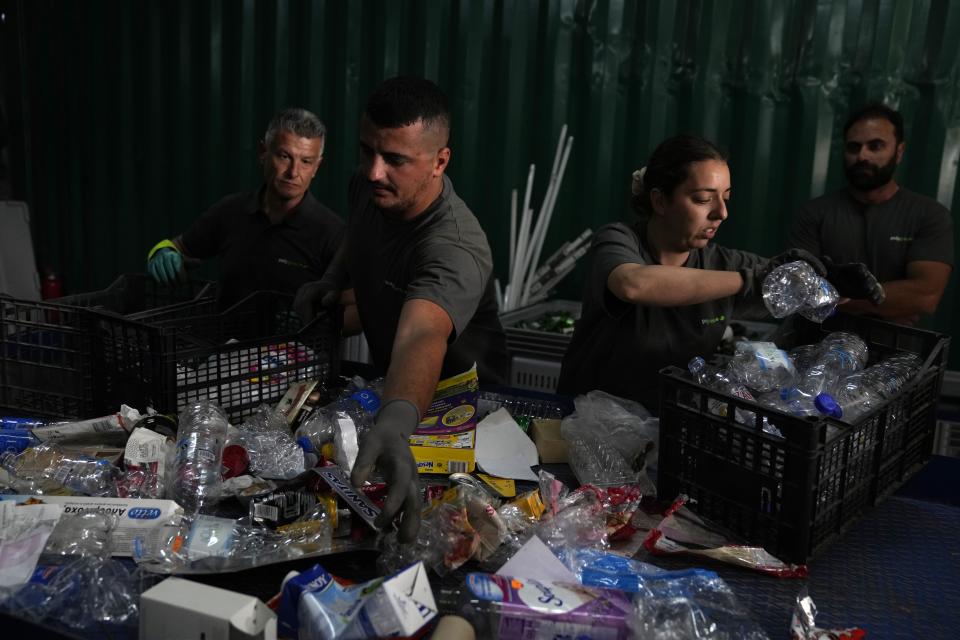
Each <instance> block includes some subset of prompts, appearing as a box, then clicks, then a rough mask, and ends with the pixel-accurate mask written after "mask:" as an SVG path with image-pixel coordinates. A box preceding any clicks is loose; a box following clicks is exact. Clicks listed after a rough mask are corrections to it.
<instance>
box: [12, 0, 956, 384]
mask: <svg viewBox="0 0 960 640" xmlns="http://www.w3.org/2000/svg"><path fill="white" fill-rule="evenodd" d="M0 6H2V7H3V11H4V12H5V15H6V20H5V22H4V24H3V36H2V37H3V38H4V43H3V55H4V60H5V61H4V67H5V70H6V76H5V82H6V96H7V102H8V106H7V108H8V110H9V112H10V120H11V131H10V134H11V137H12V138H13V140H12V147H11V149H12V154H13V160H14V162H13V165H14V166H13V168H14V178H15V189H16V192H17V195H19V196H20V197H22V198H24V199H26V200H27V201H28V202H29V204H30V206H31V209H32V212H33V216H34V222H35V244H36V248H37V253H38V255H39V260H40V261H41V262H42V263H50V264H53V265H56V266H58V267H59V269H60V271H61V272H63V273H64V274H65V276H66V279H67V281H68V285H69V286H70V287H71V288H72V289H73V290H75V291H76V290H85V289H91V288H97V287H100V286H103V285H105V284H106V283H108V282H110V281H111V280H112V279H113V278H114V276H115V275H116V274H118V273H120V272H125V271H132V270H137V269H140V268H142V263H143V257H144V254H145V252H146V250H147V249H148V248H149V247H150V246H151V245H152V244H153V243H154V242H155V241H157V240H158V239H160V238H162V237H165V236H169V235H172V234H175V233H177V232H179V231H180V230H182V229H183V228H184V227H185V226H186V225H188V224H189V223H190V221H191V220H193V219H194V218H195V217H196V216H197V215H198V214H199V212H201V211H202V210H203V209H204V208H205V207H206V206H207V205H209V204H210V203H212V202H213V201H214V200H216V199H217V198H218V197H219V196H220V195H222V194H224V193H228V192H231V191H237V190H242V189H250V188H253V187H255V186H256V185H257V184H258V175H259V174H258V166H257V162H256V157H255V156H256V143H257V140H258V138H259V136H260V135H261V134H262V129H263V128H264V126H265V125H266V122H267V121H268V119H269V117H270V116H271V115H272V113H274V112H275V111H276V110H277V109H279V108H281V107H283V106H287V105H302V106H306V107H308V108H310V109H312V110H315V111H316V112H317V113H319V114H321V117H322V118H323V119H324V120H325V121H326V122H327V124H328V126H329V127H330V132H331V133H330V136H329V139H328V141H327V151H326V157H325V162H324V165H323V167H322V169H321V172H320V175H319V177H318V179H317V180H316V182H315V186H314V192H315V193H316V194H317V195H318V197H320V198H321V199H322V200H324V201H326V202H327V203H329V204H330V205H332V206H333V207H334V208H336V209H339V210H342V209H343V208H344V204H345V185H346V183H347V179H348V176H349V174H350V172H351V170H352V168H353V167H354V166H355V164H356V160H357V145H356V142H355V141H356V137H357V121H358V115H359V112H360V110H361V108H362V104H363V100H364V98H365V96H366V94H367V93H368V92H369V91H370V90H371V88H372V87H373V86H374V85H375V84H376V83H377V82H378V81H379V80H381V79H382V78H384V77H388V76H391V75H394V74H397V73H411V74H421V75H425V76H427V77H429V78H431V79H434V80H436V81H437V82H438V83H439V84H440V85H441V86H442V87H444V88H445V90H446V91H447V92H448V94H449V95H450V97H451V98H452V101H453V110H454V119H455V124H454V132H453V143H452V147H453V161H452V165H451V167H450V174H451V175H452V177H453V179H454V182H455V184H456V186H457V190H458V191H459V193H460V194H461V195H462V196H463V197H464V199H465V200H466V201H467V202H468V203H470V204H471V206H472V207H473V209H474V211H475V212H476V213H477V215H478V217H479V218H480V220H481V222H482V223H483V224H484V226H485V228H486V229H487V233H488V235H489V237H490V241H491V245H492V246H493V248H494V252H495V254H496V265H497V270H498V273H499V275H500V276H501V278H503V277H504V276H505V269H506V262H507V258H506V254H507V237H508V220H509V217H508V214H509V193H510V189H511V188H513V187H520V188H522V187H523V182H524V180H525V178H526V166H527V164H528V163H530V162H531V161H532V162H536V163H537V165H538V167H539V168H540V169H541V170H540V172H539V174H538V175H540V176H541V179H540V181H539V183H538V184H537V188H536V190H535V198H534V200H535V201H536V202H539V200H540V199H541V197H542V192H543V190H544V189H545V187H546V178H545V177H543V176H544V175H545V174H546V173H547V170H548V168H549V165H550V162H551V160H552V157H553V150H554V146H555V144H556V139H557V135H558V133H559V130H560V127H561V125H562V124H563V123H565V122H566V123H569V125H570V133H571V134H572V135H573V136H575V138H576V142H575V143H574V148H573V154H572V156H571V160H570V165H569V167H568V171H567V178H566V181H565V183H564V187H563V189H562V191H561V193H560V197H559V201H558V203H557V210H556V215H555V221H554V224H553V225H552V228H551V231H550V234H549V236H548V238H547V246H546V247H545V250H547V251H549V250H550V249H551V248H553V247H555V246H556V245H558V244H559V243H560V242H562V241H563V240H564V239H567V238H570V237H572V236H574V235H575V234H577V233H578V232H579V231H580V230H582V229H583V228H584V227H587V226H591V227H594V228H596V227H597V226H599V225H601V224H603V223H605V222H608V221H611V220H614V219H617V218H618V217H621V216H623V215H624V213H625V209H626V202H627V194H628V184H629V175H630V172H631V171H632V170H633V169H634V168H635V167H636V166H638V164H640V163H641V162H642V159H643V158H645V157H646V156H647V155H648V154H649V152H650V150H651V149H652V147H653V146H654V145H655V144H656V143H657V142H658V141H660V140H661V139H662V138H664V137H665V136H667V135H670V134H672V133H675V132H678V131H692V132H699V133H702V134H705V135H706V136H708V137H711V138H714V139H715V140H717V141H719V142H720V143H721V144H722V145H723V146H725V147H726V148H727V149H728V150H729V151H730V153H731V169H732V173H733V184H734V200H733V207H732V214H731V218H730V220H729V221H728V222H727V223H726V225H725V226H724V228H723V229H722V230H721V233H720V236H719V241H720V242H722V243H724V244H727V245H729V246H733V247H738V248H745V249H749V250H753V251H757V252H759V253H764V254H768V255H769V254H771V253H773V252H774V251H777V250H779V249H780V248H781V246H782V245H783V243H784V240H785V236H786V231H787V229H788V226H789V220H790V217H791V215H792V212H793V210H794V208H795V206H796V204H797V203H798V202H800V201H802V200H803V199H805V198H808V197H810V196H813V195H818V194H820V193H822V192H824V191H825V190H828V189H833V188H836V187H838V186H840V185H841V184H842V170H841V167H842V158H841V155H840V145H839V136H840V133H841V132H840V128H841V126H842V122H843V120H844V118H845V116H846V114H847V113H848V111H849V109H850V108H851V107H852V106H857V105H859V104H861V103H863V102H865V101H866V100H868V99H871V100H872V99H884V100H886V101H888V102H889V103H891V104H893V105H895V106H897V107H898V108H900V109H901V110H902V111H903V112H904V114H905V116H906V118H907V121H908V131H907V135H908V146H907V155H906V159H905V161H904V164H903V166H902V167H901V169H900V173H899V178H900V180H901V182H902V183H903V184H905V185H907V186H908V187H910V188H913V189H915V190H917V191H920V192H923V193H926V194H929V195H931V196H935V197H937V198H938V199H939V200H940V201H941V202H943V203H944V204H946V205H947V206H949V207H951V209H957V204H958V203H957V201H958V199H960V193H958V192H957V191H958V190H956V189H955V184H956V179H957V160H958V154H960V90H958V83H957V79H958V69H960V65H958V63H960V2H950V1H949V0H819V1H813V0H806V1H803V0H792V1H785V0H766V1H763V0H754V1H747V0H743V1H738V0H713V1H711V0H701V1H687V2H682V1H674V0H660V1H656V0H650V1H640V0H633V1H631V0H599V1H596V2H590V1H586V0H581V1H575V0H460V1H450V2H447V1H443V0H433V1H432V0H381V1H373V0H366V1H362V2H361V1H358V0H354V1H350V2H343V1H340V0H329V1H327V0H303V1H296V2H275V1H268V0H258V1H254V0H238V1H226V0H208V1H204V2H197V1H194V0H181V1H179V2H170V1H148V2H128V1H119V0H116V1H98V2H79V1H78V2H56V1H50V0H30V1H24V0H0ZM578 291H579V289H578V287H577V285H576V283H571V284H568V285H567V289H566V290H565V291H564V293H566V294H567V295H577V292H578ZM958 314H960V308H958V304H957V287H956V278H953V283H952V284H951V286H950V289H949V290H948V292H947V295H946V297H945V299H944V300H943V302H942V303H941V312H940V313H939V314H938V317H937V319H936V321H935V322H934V323H932V324H933V325H934V326H936V327H937V328H939V329H941V330H947V331H949V329H950V327H951V326H953V324H954V320H955V318H957V317H958ZM958 351H960V350H958ZM957 362H958V359H957V358H956V357H955V358H954V363H957ZM954 368H956V366H955V367H954Z"/></svg>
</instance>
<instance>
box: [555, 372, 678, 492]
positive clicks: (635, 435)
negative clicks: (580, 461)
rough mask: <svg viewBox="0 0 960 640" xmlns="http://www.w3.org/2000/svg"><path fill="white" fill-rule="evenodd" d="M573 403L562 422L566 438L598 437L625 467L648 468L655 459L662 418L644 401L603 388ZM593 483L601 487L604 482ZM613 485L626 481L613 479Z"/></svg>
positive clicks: (561, 427) (580, 397)
mask: <svg viewBox="0 0 960 640" xmlns="http://www.w3.org/2000/svg"><path fill="white" fill-rule="evenodd" d="M573 402H574V406H575V407H576V411H574V412H573V413H572V414H570V415H569V416H567V417H566V418H564V419H563V422H562V423H561V425H560V433H561V434H562V435H563V439H564V440H566V441H567V442H572V441H574V440H576V439H581V440H595V441H597V442H600V443H602V444H605V445H607V446H609V447H612V448H613V449H615V450H616V451H617V452H619V454H620V456H621V457H622V458H623V460H624V461H625V463H626V468H628V469H633V470H634V471H642V470H643V469H645V468H646V464H647V462H648V461H649V462H650V463H653V462H654V460H655V459H656V450H657V444H658V442H659V439H660V421H659V420H658V419H657V418H654V417H652V416H651V415H650V412H649V411H647V409H646V408H645V407H644V406H643V405H642V404H640V403H638V402H634V401H633V400H627V399H625V398H618V397H617V396H612V395H610V394H609V393H605V392H603V391H591V392H589V393H587V394H586V395H582V396H577V397H576V399H574V401H573ZM571 453H572V452H571ZM571 466H573V465H572V464H571ZM574 472H576V469H574ZM578 479H579V476H578ZM591 484H596V485H597V486H601V485H602V484H604V483H602V482H601V483H597V482H591ZM610 484H624V482H623V480H622V479H613V480H611V482H610Z"/></svg>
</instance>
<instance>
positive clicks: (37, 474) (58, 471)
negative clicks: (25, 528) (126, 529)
mask: <svg viewBox="0 0 960 640" xmlns="http://www.w3.org/2000/svg"><path fill="white" fill-rule="evenodd" d="M0 467H3V468H4V469H6V470H7V471H9V472H10V473H12V474H13V475H14V476H16V477H17V478H19V479H20V480H23V481H26V482H25V483H23V484H21V485H20V486H21V487H26V488H30V489H32V490H33V491H34V492H37V493H56V492H57V491H56V488H57V487H66V488H67V489H69V490H70V491H73V492H75V493H80V494H83V495H88V496H98V497H104V496H115V495H116V485H115V483H116V480H117V479H118V478H119V477H120V470H119V469H117V468H116V467H114V466H113V465H112V464H110V461H109V460H103V459H97V458H90V457H88V456H84V455H80V454H74V453H66V452H64V451H63V450H62V449H61V448H60V447H58V446H57V445H55V444H40V445H37V446H35V447H30V448H29V449H24V450H23V452H21V453H19V454H15V453H12V452H5V453H3V454H2V455H0Z"/></svg>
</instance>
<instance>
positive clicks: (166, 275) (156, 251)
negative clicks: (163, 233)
mask: <svg viewBox="0 0 960 640" xmlns="http://www.w3.org/2000/svg"><path fill="white" fill-rule="evenodd" d="M182 268H183V256H182V255H180V250H179V249H177V245H175V244H174V243H173V241H172V240H161V241H160V242H158V243H157V244H156V245H155V246H154V247H153V249H150V253H148V254H147V273H149V274H150V276H151V277H152V278H153V279H154V280H156V281H157V282H160V283H162V284H175V283H176V282H177V280H178V279H179V277H180V269H182Z"/></svg>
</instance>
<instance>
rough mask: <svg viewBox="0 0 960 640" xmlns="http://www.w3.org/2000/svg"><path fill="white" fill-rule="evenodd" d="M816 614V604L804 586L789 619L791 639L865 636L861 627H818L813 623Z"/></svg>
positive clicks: (833, 639)
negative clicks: (791, 617)
mask: <svg viewBox="0 0 960 640" xmlns="http://www.w3.org/2000/svg"><path fill="white" fill-rule="evenodd" d="M816 616H817V605H815V604H814V603H813V598H811V597H810V594H809V593H808V592H807V588H806V587H804V588H803V589H801V590H800V593H799V594H798V595H797V605H796V607H794V609H793V619H792V620H790V639H791V640H860V638H866V637H867V632H866V631H864V630H863V629H858V628H851V629H820V628H819V627H817V626H816V625H815V624H814V618H816Z"/></svg>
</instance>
